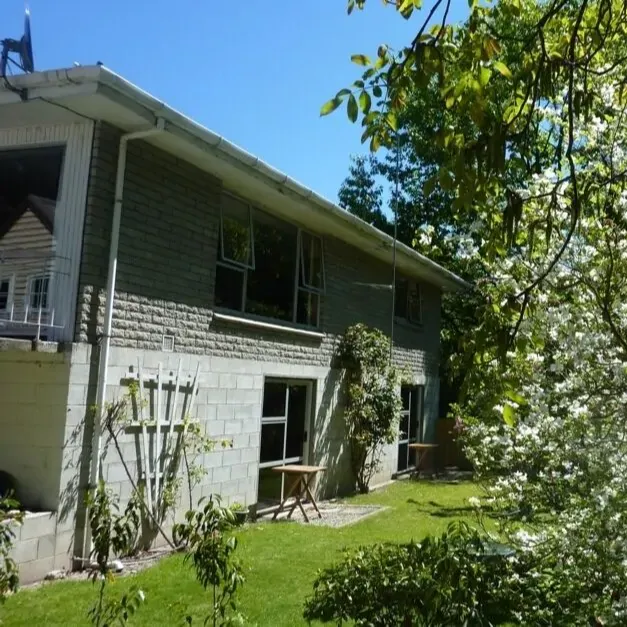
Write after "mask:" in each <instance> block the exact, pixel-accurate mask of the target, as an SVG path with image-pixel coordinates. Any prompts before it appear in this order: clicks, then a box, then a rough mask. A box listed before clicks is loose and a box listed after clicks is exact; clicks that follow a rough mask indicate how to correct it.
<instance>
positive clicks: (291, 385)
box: [257, 378, 313, 510]
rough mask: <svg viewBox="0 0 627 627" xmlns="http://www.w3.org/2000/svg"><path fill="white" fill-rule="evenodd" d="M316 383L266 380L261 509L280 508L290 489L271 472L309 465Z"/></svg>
mask: <svg viewBox="0 0 627 627" xmlns="http://www.w3.org/2000/svg"><path fill="white" fill-rule="evenodd" d="M312 392H313V383H312V382H311V381H303V380H300V379H271V378H268V379H266V381H265V384H264V388H263V406H262V412H261V447H260V455H259V481H258V488H257V503H258V509H259V510H264V509H267V508H270V507H273V506H276V505H278V504H279V503H280V502H281V501H282V500H283V495H284V494H285V493H286V491H287V490H289V487H290V486H289V485H287V486H286V479H285V477H284V476H283V475H282V474H281V473H277V472H275V471H273V470H272V469H273V468H275V467H276V466H283V465H284V464H307V461H308V456H309V431H310V417H311V399H312Z"/></svg>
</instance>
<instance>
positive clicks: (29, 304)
mask: <svg viewBox="0 0 627 627" xmlns="http://www.w3.org/2000/svg"><path fill="white" fill-rule="evenodd" d="M59 265H60V264H59V260H58V259H57V258H55V256H54V254H50V252H49V251H37V250H11V251H6V250H5V251H0V336H4V337H23V338H31V339H36V340H39V339H50V338H51V336H52V335H53V330H54V329H61V328H63V327H64V326H65V322H66V321H65V320H63V319H62V318H63V316H62V315H61V316H60V315H59V313H58V310H59V308H58V307H57V305H58V294H59V289H58V287H59V284H60V280H61V279H62V277H63V274H62V273H61V272H60V271H59Z"/></svg>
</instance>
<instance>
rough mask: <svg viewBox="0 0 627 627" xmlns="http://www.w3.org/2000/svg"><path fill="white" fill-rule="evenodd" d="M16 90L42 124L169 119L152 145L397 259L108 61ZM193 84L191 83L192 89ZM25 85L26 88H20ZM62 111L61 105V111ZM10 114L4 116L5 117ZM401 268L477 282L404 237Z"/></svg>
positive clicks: (15, 99) (6, 93)
mask: <svg viewBox="0 0 627 627" xmlns="http://www.w3.org/2000/svg"><path fill="white" fill-rule="evenodd" d="M11 83H12V86H13V87H14V90H10V89H9V88H8V87H6V86H4V85H1V84H0V105H5V106H4V107H3V110H5V111H13V112H14V113H15V115H18V112H19V114H20V117H21V119H29V120H32V123H42V122H43V121H44V119H45V118H46V116H48V117H50V116H55V119H56V120H57V121H58V120H59V119H60V117H63V118H64V119H66V120H67V121H78V120H80V119H84V118H85V117H87V118H89V119H93V120H103V121H106V122H108V123H110V124H113V125H115V126H117V127H119V128H121V129H122V130H125V131H136V130H142V129H145V128H147V127H148V126H150V125H154V124H156V121H157V120H158V119H161V120H162V121H163V122H164V130H163V132H162V133H159V134H157V135H153V136H151V137H149V138H146V140H145V141H148V142H149V143H151V144H154V145H155V146H157V147H159V148H161V149H163V150H165V151H167V152H169V153H171V154H173V155H175V156H176V157H178V158H180V159H182V160H185V161H188V162H190V163H193V164H194V165H196V166H197V167H199V168H201V169H203V170H205V171H207V172H209V173H211V174H213V175H215V176H217V177H219V178H220V179H222V181H223V183H224V185H225V187H226V188H228V189H231V190H233V191H235V192H239V193H241V194H242V195H245V196H247V197H248V198H250V199H251V200H254V201H255V202H258V203H259V204H261V205H262V206H265V207H266V208H268V209H270V210H271V211H272V212H273V213H276V214H278V215H281V216H282V217H285V218H289V219H292V220H295V221H297V222H300V223H301V224H303V226H305V227H310V228H313V229H315V230H316V231H318V232H321V233H323V234H328V235H332V236H334V237H337V238H339V239H341V240H344V241H346V242H347V243H349V244H351V245H353V246H356V247H358V248H360V249H362V250H364V251H365V252H367V253H368V254H370V255H372V256H374V257H376V258H378V259H380V260H383V261H385V262H387V263H389V264H390V266H391V264H392V250H393V238H392V237H390V236H389V235H387V234H386V233H383V232H381V231H379V230H378V229H376V228H375V227H373V226H371V225H370V224H367V223H366V222H364V221H363V220H361V219H359V218H357V217H356V216H354V215H352V214H351V213H349V212H347V211H345V210H344V209H342V208H341V207H339V206H338V205H336V204H334V203H332V202H331V201H329V200H327V199H326V198H323V197H322V196H320V195H319V194H317V193H316V192H314V191H313V190H312V189H310V188H308V187H306V186H304V185H302V184H301V183H299V182H297V181H295V180H294V179H292V178H290V177H289V176H288V175H287V174H284V173H283V172H280V171H278V170H276V169H274V168H273V167H272V166H270V165H268V164H267V163H265V162H264V161H262V160H261V159H259V157H255V156H254V155H251V154H250V153H248V152H246V151H245V150H243V149H242V148H239V147H238V146H236V145H235V144H233V143H231V142H229V141H228V140H227V139H225V138H224V137H222V136H220V135H218V134H216V133H214V132H212V131H210V130H209V129H207V128H205V127H203V126H202V125H200V124H198V123H197V122H195V121H193V120H191V119H190V118H188V117H186V116H185V115H183V114H182V113H179V112H178V111H176V110H175V109H173V108H172V107H170V106H168V105H167V104H166V103H164V102H162V101H160V100H158V99H157V98H155V97H154V96H152V95H150V94H148V93H147V92H145V91H143V90H142V89H140V88H139V87H137V86H135V85H133V84H132V83H130V82H129V81H127V80H126V79H124V78H122V77H121V76H119V75H118V74H115V73H114V72H112V71H111V70H109V69H107V68H105V67H104V66H100V65H98V66H80V67H74V68H70V69H63V70H51V71H45V72H35V73H33V74H25V75H21V76H15V77H12V78H11ZM188 88H189V86H188ZM19 90H23V91H22V93H18V92H19ZM55 109H56V110H55ZM2 117H3V118H4V119H5V120H8V119H10V116H9V115H8V114H7V115H3V116H0V118H2ZM396 263H397V267H398V269H399V270H400V271H401V272H402V273H403V274H406V275H408V276H411V277H415V278H420V279H423V280H425V281H427V282H430V283H432V284H434V285H437V286H439V287H441V288H442V289H444V290H451V291H458V290H462V289H466V288H468V287H469V284H468V283H466V282H465V281H464V280H462V279H461V278H460V277H458V276H457V275H455V274H454V273H452V272H450V271H449V270H447V269H446V268H443V267H442V266H440V265H438V264H436V263H435V262H433V261H431V260H430V259H429V258H427V257H425V256H424V255H421V254H420V253H418V252H416V251H415V250H413V249H412V248H410V247H409V246H406V245H405V244H402V243H400V242H397V244H396Z"/></svg>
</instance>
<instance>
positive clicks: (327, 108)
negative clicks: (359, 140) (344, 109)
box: [320, 96, 342, 116]
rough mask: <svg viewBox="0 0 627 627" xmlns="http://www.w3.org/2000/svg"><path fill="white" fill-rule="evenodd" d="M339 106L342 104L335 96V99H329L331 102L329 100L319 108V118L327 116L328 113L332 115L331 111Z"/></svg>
mask: <svg viewBox="0 0 627 627" xmlns="http://www.w3.org/2000/svg"><path fill="white" fill-rule="evenodd" d="M341 104H342V99H341V98H338V97H337V96H336V97H335V98H331V100H329V101H328V102H325V103H324V104H323V105H322V107H321V108H320V115H321V116H324V115H329V113H332V112H333V111H335V110H336V109H337V108H338V107H339V106H340V105H341Z"/></svg>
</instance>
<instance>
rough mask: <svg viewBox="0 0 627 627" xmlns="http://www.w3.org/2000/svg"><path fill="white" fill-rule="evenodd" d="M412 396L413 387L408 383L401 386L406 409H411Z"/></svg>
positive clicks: (403, 405) (404, 408) (402, 401)
mask: <svg viewBox="0 0 627 627" xmlns="http://www.w3.org/2000/svg"><path fill="white" fill-rule="evenodd" d="M410 397H411V388H410V387H409V386H408V385H403V386H401V403H402V407H403V410H404V411H408V410H409V399H410Z"/></svg>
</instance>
